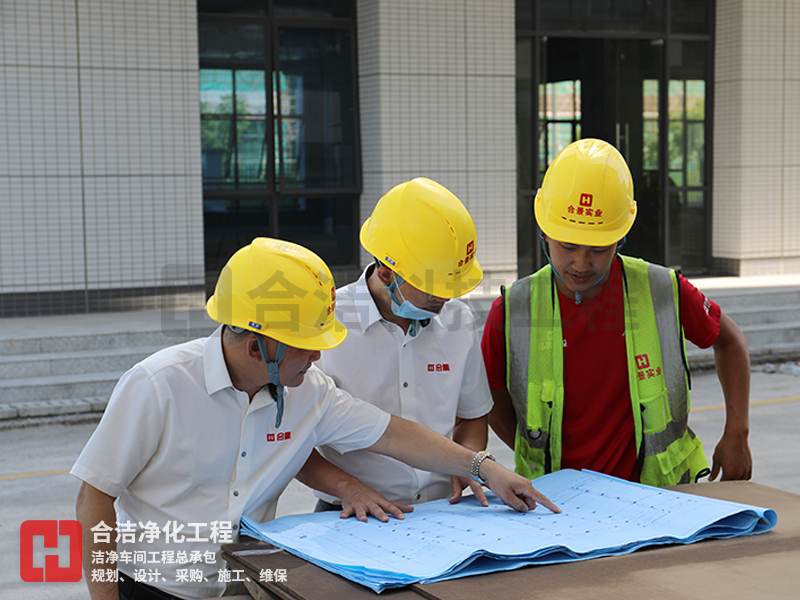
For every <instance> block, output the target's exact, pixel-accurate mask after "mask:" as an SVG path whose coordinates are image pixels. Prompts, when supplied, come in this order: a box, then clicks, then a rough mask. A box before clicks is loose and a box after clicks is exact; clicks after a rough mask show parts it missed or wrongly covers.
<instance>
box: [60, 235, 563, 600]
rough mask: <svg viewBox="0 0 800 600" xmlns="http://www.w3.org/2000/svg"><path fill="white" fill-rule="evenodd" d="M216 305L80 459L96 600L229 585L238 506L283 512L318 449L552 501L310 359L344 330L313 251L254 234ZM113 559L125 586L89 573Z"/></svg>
mask: <svg viewBox="0 0 800 600" xmlns="http://www.w3.org/2000/svg"><path fill="white" fill-rule="evenodd" d="M207 309H208V313H209V316H210V317H211V318H212V319H214V320H215V321H217V322H219V323H221V324H223V325H222V326H221V327H220V328H219V329H218V330H217V331H216V332H215V333H214V334H212V336H210V337H209V338H206V339H201V340H194V341H192V342H187V343H185V344H180V345H177V346H173V347H171V348H167V349H165V350H162V351H160V352H157V353H156V354H154V355H153V356H151V357H149V358H147V359H145V360H144V361H142V362H141V363H139V364H138V365H136V366H135V367H133V368H132V369H131V370H130V371H128V372H127V373H126V374H125V375H123V377H122V378H121V379H120V381H119V383H118V384H117V387H116V388H115V390H114V392H113V393H112V396H111V399H110V401H109V405H108V408H107V409H106V413H105V415H104V416H103V419H102V421H101V422H100V424H99V425H98V427H97V430H96V431H95V433H94V434H93V435H92V438H91V439H90V440H89V442H88V443H87V445H86V447H85V448H84V450H83V452H82V453H81V455H80V457H79V458H78V460H77V462H76V463H75V466H74V467H73V469H72V473H73V474H74V475H75V476H76V477H78V478H80V479H81V480H83V482H84V483H83V485H82V486H81V489H80V492H79V494H78V501H77V515H78V520H79V521H80V522H81V525H82V528H83V563H84V569H85V572H86V580H87V583H88V585H89V591H90V594H91V597H92V599H93V600H109V599H112V598H113V599H115V600H116V599H117V598H119V599H120V600H151V599H157V600H163V599H167V600H171V599H174V598H179V599H185V598H203V597H208V596H220V595H222V593H223V592H224V590H225V580H224V577H223V576H222V574H221V573H220V571H221V570H224V568H225V566H224V564H221V560H220V554H219V550H220V546H221V544H223V543H228V542H235V541H237V539H238V525H239V520H240V518H241V516H242V515H243V514H247V515H249V516H251V517H253V518H254V519H256V520H259V521H266V520H269V519H271V518H273V516H274V513H275V501H276V499H277V497H278V496H279V495H280V493H281V492H282V491H283V489H284V488H285V486H286V485H287V483H288V482H289V481H290V480H291V479H292V477H294V475H295V474H296V472H297V471H298V470H299V469H300V467H301V466H302V465H303V463H304V462H305V461H306V459H307V458H308V456H309V454H310V452H311V450H312V449H313V447H314V446H316V445H319V444H327V445H330V446H332V447H334V448H337V449H338V450H339V451H341V452H347V451H350V450H355V449H362V448H369V449H371V450H373V451H375V452H380V453H385V454H388V455H390V456H393V457H395V458H398V459H400V460H403V461H408V462H410V463H412V464H414V465H415V466H417V467H420V468H425V469H429V468H432V469H437V470H441V471H445V472H451V473H453V474H457V475H462V476H466V475H471V476H473V477H475V478H476V479H486V480H487V483H488V485H489V486H490V487H491V488H492V489H493V490H494V491H495V493H497V495H498V496H499V497H500V498H501V499H503V501H504V502H506V503H508V504H509V505H510V506H512V507H513V508H515V509H516V510H520V511H525V510H528V509H529V508H532V507H533V506H535V504H536V502H537V501H538V502H541V503H542V504H544V505H545V506H548V507H552V508H553V509H554V510H557V509H556V508H555V507H554V506H552V504H551V503H550V502H549V501H548V500H547V499H546V498H544V497H543V496H542V495H541V494H538V492H536V491H535V490H534V489H533V488H532V486H531V485H530V481H528V480H526V479H524V478H522V477H519V476H517V475H515V474H513V473H511V472H510V471H508V470H507V469H504V468H503V467H501V466H500V465H497V464H496V463H495V462H493V461H492V460H491V456H488V455H486V454H485V453H483V454H482V453H478V454H475V453H473V452H470V451H468V450H466V449H464V448H461V447H459V446H457V445H455V444H453V443H452V442H449V441H448V440H446V439H445V438H443V437H441V436H438V435H436V434H435V433H433V432H431V431H429V430H427V429H425V428H423V427H421V426H419V425H416V424H414V423H410V422H407V421H404V420H402V419H398V418H396V417H392V416H390V415H389V414H387V413H384V412H383V411H381V410H379V409H378V408H376V407H374V406H371V405H369V404H367V403H365V402H362V401H360V400H356V399H354V398H353V397H352V396H351V395H350V394H348V393H346V392H344V391H342V390H339V389H337V388H336V387H335V385H334V383H333V381H332V380H331V379H330V378H329V377H326V376H325V375H324V374H323V373H322V372H321V371H320V370H319V369H317V368H316V367H315V366H314V364H313V363H314V362H315V361H316V360H318V359H319V357H320V351H321V350H327V349H330V348H333V347H335V346H337V345H338V344H340V343H341V342H342V341H343V340H344V338H345V336H346V330H345V328H344V327H343V326H342V325H341V323H339V322H337V321H336V320H335V318H334V314H335V295H334V290H333V279H332V277H331V274H330V271H329V270H328V268H327V266H326V265H325V263H324V262H323V261H322V260H321V259H319V257H317V256H316V255H315V254H313V253H312V252H310V251H308V250H306V249H305V248H302V247H300V246H297V245H295V244H291V243H288V242H282V241H279V240H270V239H267V238H259V239H256V240H254V241H253V243H252V244H250V245H248V246H245V247H244V248H242V249H240V250H239V251H238V252H237V253H236V254H235V255H234V256H233V257H232V258H231V260H230V261H229V262H228V264H227V265H226V267H225V268H224V269H223V271H222V273H221V274H220V278H219V281H218V282H217V288H216V290H215V293H214V296H212V297H211V299H210V300H209V301H208V305H207ZM286 388H291V389H288V390H287V389H286ZM487 458H488V459H490V460H486V459H487ZM311 482H312V484H314V483H315V481H314V480H313V477H312V481H311ZM319 485H320V486H321V487H322V489H323V490H325V491H328V492H332V493H336V492H338V491H340V490H339V488H337V487H336V486H332V485H329V484H328V483H327V482H326V481H324V480H321V481H320V483H319ZM113 562H116V564H117V568H118V572H119V582H118V583H117V582H115V581H113V578H111V579H112V580H111V581H109V580H108V579H109V578H108V577H94V576H93V574H94V566H95V565H98V564H100V565H105V564H107V563H113ZM98 570H101V571H103V573H104V574H105V573H106V572H107V570H106V569H105V568H102V569H98Z"/></svg>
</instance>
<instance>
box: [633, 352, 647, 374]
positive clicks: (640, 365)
mask: <svg viewBox="0 0 800 600" xmlns="http://www.w3.org/2000/svg"><path fill="white" fill-rule="evenodd" d="M649 366H650V359H649V358H647V354H640V355H639V356H637V357H636V368H637V369H639V370H640V371H641V370H642V369H647V368H648V367H649Z"/></svg>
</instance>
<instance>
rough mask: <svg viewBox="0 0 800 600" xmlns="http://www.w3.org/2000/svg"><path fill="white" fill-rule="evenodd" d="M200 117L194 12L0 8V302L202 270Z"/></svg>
mask: <svg viewBox="0 0 800 600" xmlns="http://www.w3.org/2000/svg"><path fill="white" fill-rule="evenodd" d="M198 106H199V98H198V81H197V17H196V2H195V0H137V1H136V2H123V1H113V2H112V1H109V0H78V1H77V3H76V2H75V1H74V0H3V1H2V2H0V294H3V293H9V292H37V291H58V290H81V289H117V288H130V287H144V286H158V285H159V284H160V278H161V270H162V268H163V267H164V266H165V265H167V264H176V263H178V264H181V263H182V264H189V263H195V264H196V263H202V261H203V230H202V193H201V173H200V168H201V167H200V165H201V162H200V134H199V125H200V124H199V119H198V118H197V117H198ZM197 272H198V273H201V272H202V269H198V270H197ZM188 283H189V284H190V285H195V284H196V285H202V283H203V282H202V277H200V278H199V279H198V281H191V282H188Z"/></svg>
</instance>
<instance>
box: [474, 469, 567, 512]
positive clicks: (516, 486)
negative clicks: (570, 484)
mask: <svg viewBox="0 0 800 600" xmlns="http://www.w3.org/2000/svg"><path fill="white" fill-rule="evenodd" d="M481 476H482V477H483V478H484V479H486V484H487V485H488V486H489V489H491V490H492V491H493V492H494V493H495V495H496V496H497V497H498V498H500V500H502V501H503V503H504V504H506V505H508V506H510V507H511V508H513V509H514V510H516V511H518V512H527V511H528V510H533V509H534V508H536V503H537V502H538V503H539V504H541V505H542V506H545V507H547V508H549V509H550V510H551V511H553V512H554V513H560V512H561V509H560V508H558V507H557V506H556V505H555V504H553V503H552V502H550V500H548V499H547V496H545V495H544V494H540V493H539V492H537V491H536V490H535V489H534V488H533V484H532V483H531V481H530V479H527V478H525V477H522V476H521V475H517V474H516V473H514V472H512V471H509V470H508V469H506V468H505V467H503V466H502V465H499V464H498V463H496V462H494V461H491V460H485V461H483V463H482V464H481Z"/></svg>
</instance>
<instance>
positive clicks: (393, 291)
mask: <svg viewBox="0 0 800 600" xmlns="http://www.w3.org/2000/svg"><path fill="white" fill-rule="evenodd" d="M403 281H405V280H404V279H403V278H402V277H400V276H399V275H397V276H396V277H395V278H394V281H392V283H390V284H389V285H384V287H385V288H386V289H387V290H389V297H390V298H391V299H392V312H393V313H394V315H395V316H396V317H400V318H401V319H409V320H411V321H424V320H425V319H432V318H433V317H435V316H436V315H437V314H439V313H435V312H431V311H429V310H425V309H423V308H419V307H417V306H414V305H413V304H412V303H411V302H409V301H408V300H406V299H405V297H404V296H403V292H401V291H400V284H401V283H403ZM398 296H399V297H400V298H401V299H402V302H401V301H400V300H399V299H398Z"/></svg>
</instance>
